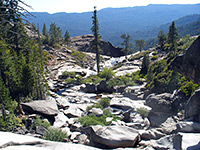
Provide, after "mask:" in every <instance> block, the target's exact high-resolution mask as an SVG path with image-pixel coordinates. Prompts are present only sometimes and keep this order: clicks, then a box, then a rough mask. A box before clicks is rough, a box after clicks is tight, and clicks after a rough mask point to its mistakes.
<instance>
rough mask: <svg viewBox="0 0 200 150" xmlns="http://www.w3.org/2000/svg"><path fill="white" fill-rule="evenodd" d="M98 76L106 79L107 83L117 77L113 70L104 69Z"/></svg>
mask: <svg viewBox="0 0 200 150" xmlns="http://www.w3.org/2000/svg"><path fill="white" fill-rule="evenodd" d="M98 76H99V77H100V78H105V79H106V81H108V80H110V79H111V78H112V77H114V76H115V73H114V72H113V70H112V68H104V70H103V71H101V72H99V73H98Z"/></svg>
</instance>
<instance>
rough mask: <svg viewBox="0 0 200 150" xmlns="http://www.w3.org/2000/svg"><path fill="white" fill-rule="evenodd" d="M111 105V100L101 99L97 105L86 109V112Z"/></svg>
mask: <svg viewBox="0 0 200 150" xmlns="http://www.w3.org/2000/svg"><path fill="white" fill-rule="evenodd" d="M109 105H110V99H109V98H102V99H100V100H99V101H98V102H97V103H95V104H94V105H91V106H88V107H87V108H86V111H87V112H88V111H89V110H91V109H92V108H100V109H103V108H106V107H108V106H109Z"/></svg>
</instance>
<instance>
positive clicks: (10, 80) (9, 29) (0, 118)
mask: <svg viewBox="0 0 200 150" xmlns="http://www.w3.org/2000/svg"><path fill="white" fill-rule="evenodd" d="M0 8H1V9H0V14H1V18H0V109H1V113H2V115H0V130H7V131H13V129H14V128H15V127H16V126H17V125H20V124H21V122H20V121H19V119H18V118H17V117H16V116H15V115H14V111H15V113H16V114H17V113H22V112H21V111H22V110H21V109H20V105H19V104H20V103H21V102H25V101H29V100H34V99H44V97H45V93H46V90H47V86H46V81H45V80H44V66H43V65H44V64H45V58H44V57H43V54H44V52H43V50H42V49H41V48H39V43H40V39H39V38H38V39H31V38H30V37H29V36H28V35H27V33H26V30H25V28H24V26H25V24H24V23H22V19H21V17H20V14H21V13H22V11H24V9H21V7H20V6H19V5H18V1H4V2H1V3H0ZM33 31H34V30H33ZM35 32H36V34H37V31H35ZM6 111H9V113H7V112H6Z"/></svg>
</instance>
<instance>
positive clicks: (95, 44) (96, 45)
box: [91, 7, 100, 73]
mask: <svg viewBox="0 0 200 150" xmlns="http://www.w3.org/2000/svg"><path fill="white" fill-rule="evenodd" d="M92 19H93V26H92V28H91V30H92V32H93V35H94V40H93V41H92V46H93V50H95V52H96V62H97V72H98V73H99V71H100V66H99V63H100V55H99V51H100V47H99V43H100V34H99V24H98V19H97V10H96V7H94V15H93V16H92Z"/></svg>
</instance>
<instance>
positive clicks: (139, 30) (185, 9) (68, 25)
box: [29, 4, 200, 46]
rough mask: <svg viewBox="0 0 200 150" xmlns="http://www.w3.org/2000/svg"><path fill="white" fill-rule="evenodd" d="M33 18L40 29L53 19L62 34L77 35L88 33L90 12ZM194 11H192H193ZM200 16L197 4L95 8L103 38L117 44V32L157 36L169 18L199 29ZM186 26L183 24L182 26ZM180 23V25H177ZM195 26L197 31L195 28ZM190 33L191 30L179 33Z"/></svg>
mask: <svg viewBox="0 0 200 150" xmlns="http://www.w3.org/2000/svg"><path fill="white" fill-rule="evenodd" d="M32 14H33V15H34V16H35V18H33V17H32V18H30V19H29V21H30V22H31V23H32V22H34V23H35V24H36V25H37V24H39V28H40V31H41V30H42V26H43V24H44V23H46V25H47V28H49V25H50V24H51V23H54V22H55V23H56V24H57V26H59V27H60V28H61V30H62V32H63V34H64V32H65V31H66V29H67V30H68V31H69V33H70V36H71V37H73V36H79V35H85V34H90V33H91V30H90V28H91V25H92V19H91V17H92V14H93V13H92V12H85V13H64V12H61V13H55V14H48V13H45V12H33V13H32ZM194 14H195V15H194ZM199 19H200V4H189V5H157V4H151V5H148V6H138V7H127V8H106V9H102V10H99V11H98V20H99V24H100V34H101V36H102V39H103V40H106V41H109V42H111V43H112V44H114V45H117V46H120V43H121V38H120V35H121V34H123V33H126V34H129V35H131V37H132V40H135V39H144V40H148V39H152V38H155V37H156V36H157V33H158V32H159V31H160V30H163V31H164V32H167V30H168V27H169V25H170V23H171V22H172V21H174V20H175V23H176V25H177V27H178V29H180V30H179V31H180V32H182V31H181V30H183V29H184V32H185V28H188V26H189V27H190V26H193V24H196V27H195V29H194V30H195V32H194V33H193V34H196V32H198V28H199V26H200V25H199V23H198V21H199ZM184 26H185V27H184ZM179 27H180V28H179ZM196 29H197V31H196ZM188 33H189V34H190V31H187V32H185V33H182V36H184V35H185V34H188Z"/></svg>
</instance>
